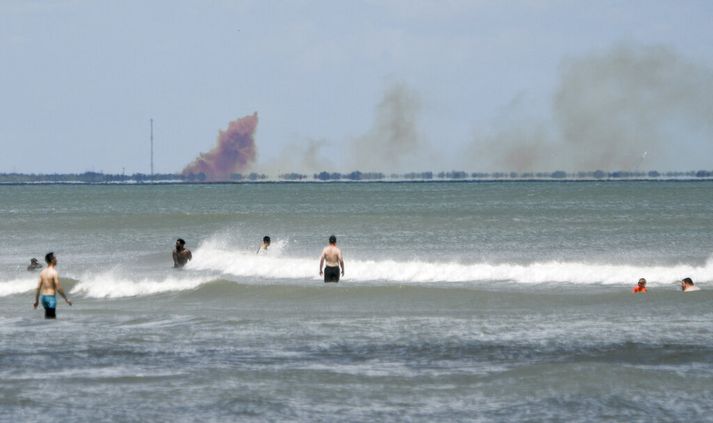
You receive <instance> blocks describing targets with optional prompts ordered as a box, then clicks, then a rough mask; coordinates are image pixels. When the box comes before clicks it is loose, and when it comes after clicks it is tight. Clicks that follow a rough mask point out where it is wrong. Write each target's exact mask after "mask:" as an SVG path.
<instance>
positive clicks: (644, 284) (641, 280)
mask: <svg viewBox="0 0 713 423" xmlns="http://www.w3.org/2000/svg"><path fill="white" fill-rule="evenodd" d="M639 286H646V279H644V278H641V279H639Z"/></svg>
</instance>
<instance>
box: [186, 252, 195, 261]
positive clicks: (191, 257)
mask: <svg viewBox="0 0 713 423" xmlns="http://www.w3.org/2000/svg"><path fill="white" fill-rule="evenodd" d="M186 257H187V258H188V261H191V260H193V253H191V250H186Z"/></svg>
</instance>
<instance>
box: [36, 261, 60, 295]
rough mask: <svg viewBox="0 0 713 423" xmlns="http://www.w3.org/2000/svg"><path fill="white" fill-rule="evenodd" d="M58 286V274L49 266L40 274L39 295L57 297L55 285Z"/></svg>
mask: <svg viewBox="0 0 713 423" xmlns="http://www.w3.org/2000/svg"><path fill="white" fill-rule="evenodd" d="M58 284H59V274H58V273H57V269H55V268H54V266H50V267H48V268H46V269H44V270H43V271H41V272H40V294H41V295H57V285H58Z"/></svg>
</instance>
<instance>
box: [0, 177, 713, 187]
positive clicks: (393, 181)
mask: <svg viewBox="0 0 713 423" xmlns="http://www.w3.org/2000/svg"><path fill="white" fill-rule="evenodd" d="M711 181H713V178H711V177H707V178H690V177H688V178H604V179H592V178H561V179H554V178H549V179H546V178H542V179H534V178H533V179H515V178H513V179H510V178H508V179H494V178H489V179H374V180H359V181H355V180H348V179H341V180H329V181H320V180H306V181H304V180H303V181H289V180H279V179H264V180H257V181H250V180H247V181H140V182H139V181H133V180H128V181H121V182H84V181H24V182H23V181H17V182H0V186H47V185H63V186H72V185H76V186H97V185H99V186H149V185H273V184H274V185H279V184H286V185H304V184H307V185H323V184H327V185H332V184H442V183H461V184H462V183H488V184H491V183H528V182H545V183H573V182H582V183H585V182H604V183H608V182H711Z"/></svg>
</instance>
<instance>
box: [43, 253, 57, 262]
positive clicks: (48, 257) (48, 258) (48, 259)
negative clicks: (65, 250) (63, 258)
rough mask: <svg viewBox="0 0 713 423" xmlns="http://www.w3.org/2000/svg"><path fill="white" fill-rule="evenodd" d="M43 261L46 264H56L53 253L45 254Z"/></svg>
mask: <svg viewBox="0 0 713 423" xmlns="http://www.w3.org/2000/svg"><path fill="white" fill-rule="evenodd" d="M45 261H46V262H47V264H57V257H55V256H54V253H53V252H49V253H47V254H45Z"/></svg>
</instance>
